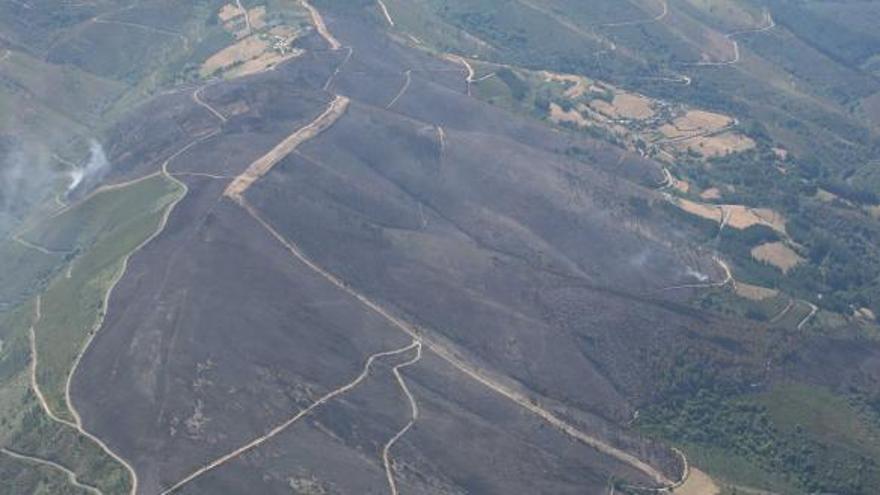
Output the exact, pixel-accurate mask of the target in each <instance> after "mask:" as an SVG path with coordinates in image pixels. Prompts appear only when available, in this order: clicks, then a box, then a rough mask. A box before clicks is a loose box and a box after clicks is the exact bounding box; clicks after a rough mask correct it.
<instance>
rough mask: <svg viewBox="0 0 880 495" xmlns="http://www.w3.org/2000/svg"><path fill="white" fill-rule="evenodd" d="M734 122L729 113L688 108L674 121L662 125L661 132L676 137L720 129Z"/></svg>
mask: <svg viewBox="0 0 880 495" xmlns="http://www.w3.org/2000/svg"><path fill="white" fill-rule="evenodd" d="M732 124H733V119H732V118H730V117H728V116H727V115H722V114H720V113H713V112H707V111H705V110H688V112H687V113H685V114H684V115H682V116H680V117H678V118H676V119H675V120H673V121H672V123H670V124H666V125H664V126H662V127H661V128H660V132H662V133H663V135H664V136H666V137H667V138H670V139H675V138H682V137H688V136H694V135H697V134H701V133H707V132H713V131H718V130H721V129H723V128H725V127H728V126H730V125H732Z"/></svg>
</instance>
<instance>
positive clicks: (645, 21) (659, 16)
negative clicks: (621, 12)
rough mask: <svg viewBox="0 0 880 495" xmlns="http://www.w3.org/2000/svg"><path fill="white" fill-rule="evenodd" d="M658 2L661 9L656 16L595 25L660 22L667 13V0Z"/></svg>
mask: <svg viewBox="0 0 880 495" xmlns="http://www.w3.org/2000/svg"><path fill="white" fill-rule="evenodd" d="M660 3H662V4H663V10H662V11H661V12H660V13H659V14H657V15H656V16H654V17H652V18H650V19H637V20H634V21H621V22H606V23H604V24H597V27H624V26H640V25H642V24H651V23H654V22H660V21H662V20H663V19H665V18H666V16H667V15H669V2H668V0H660Z"/></svg>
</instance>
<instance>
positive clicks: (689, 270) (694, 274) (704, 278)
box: [685, 267, 709, 282]
mask: <svg viewBox="0 0 880 495" xmlns="http://www.w3.org/2000/svg"><path fill="white" fill-rule="evenodd" d="M685 273H686V274H687V276H688V277H693V278H695V279H697V280H699V281H700V282H706V281H708V280H709V276H708V275H706V274H705V273H703V272H700V271H697V270H695V269H693V268H691V267H687V271H686V272H685Z"/></svg>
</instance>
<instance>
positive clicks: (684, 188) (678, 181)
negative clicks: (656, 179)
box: [672, 177, 691, 194]
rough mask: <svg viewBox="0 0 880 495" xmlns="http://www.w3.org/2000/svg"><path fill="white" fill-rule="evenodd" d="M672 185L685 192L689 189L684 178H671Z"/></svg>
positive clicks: (689, 186) (688, 184)
mask: <svg viewBox="0 0 880 495" xmlns="http://www.w3.org/2000/svg"><path fill="white" fill-rule="evenodd" d="M672 187H674V188H675V189H677V190H679V191H681V192H683V193H685V194H687V192H688V191H690V190H691V185H690V183H688V181H686V180H681V179H676V178H674V177H673V179H672Z"/></svg>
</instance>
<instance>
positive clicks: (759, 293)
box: [736, 282, 779, 301]
mask: <svg viewBox="0 0 880 495" xmlns="http://www.w3.org/2000/svg"><path fill="white" fill-rule="evenodd" d="M736 294H737V295H738V296H740V297H744V298H746V299H751V300H752V301H763V300H765V299H771V298H774V297H776V296H778V295H779V291H778V290H776V289H768V288H767V287H761V286H759V285H752V284H747V283H745V282H737V283H736Z"/></svg>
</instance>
